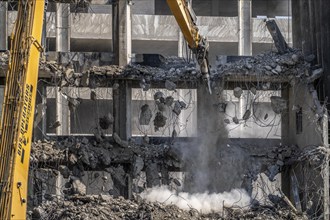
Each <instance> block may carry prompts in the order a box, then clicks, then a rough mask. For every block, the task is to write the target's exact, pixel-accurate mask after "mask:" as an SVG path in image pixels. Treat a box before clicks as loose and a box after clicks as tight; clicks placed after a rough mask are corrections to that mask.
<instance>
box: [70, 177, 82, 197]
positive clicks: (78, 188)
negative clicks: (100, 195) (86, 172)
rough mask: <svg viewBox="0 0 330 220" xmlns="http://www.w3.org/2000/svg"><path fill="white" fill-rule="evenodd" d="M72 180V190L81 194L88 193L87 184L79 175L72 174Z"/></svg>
mask: <svg viewBox="0 0 330 220" xmlns="http://www.w3.org/2000/svg"><path fill="white" fill-rule="evenodd" d="M70 182H71V183H72V192H73V194H77V195H80V196H84V195H86V185H85V184H83V183H82V182H81V180H80V179H79V178H78V177H75V176H71V177H70Z"/></svg>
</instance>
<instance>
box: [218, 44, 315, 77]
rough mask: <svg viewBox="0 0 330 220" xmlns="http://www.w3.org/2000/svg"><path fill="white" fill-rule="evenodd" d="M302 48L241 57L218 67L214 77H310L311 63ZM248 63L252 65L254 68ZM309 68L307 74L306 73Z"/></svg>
mask: <svg viewBox="0 0 330 220" xmlns="http://www.w3.org/2000/svg"><path fill="white" fill-rule="evenodd" d="M303 57H304V56H303V54H302V52H301V51H300V50H296V49H290V50H289V51H287V52H286V53H284V54H279V53H276V52H266V53H262V54H259V55H257V56H254V57H250V58H246V59H241V60H238V61H236V62H229V63H225V64H222V65H219V66H218V67H217V73H216V74H214V75H212V77H213V78H221V77H223V76H232V75H236V76H239V75H242V76H246V75H255V76H256V77H262V76H283V77H296V78H301V79H303V78H306V77H309V73H308V72H309V71H308V70H309V69H310V68H311V64H310V63H309V62H307V61H305V60H304V58H303ZM247 64H250V65H252V68H250V67H248V66H247ZM306 70H307V75H306V74H305V73H306Z"/></svg>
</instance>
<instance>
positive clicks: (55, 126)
mask: <svg viewBox="0 0 330 220" xmlns="http://www.w3.org/2000/svg"><path fill="white" fill-rule="evenodd" d="M59 126H61V123H60V122H59V121H55V122H54V123H51V124H50V125H49V128H50V129H55V128H58V127H59Z"/></svg>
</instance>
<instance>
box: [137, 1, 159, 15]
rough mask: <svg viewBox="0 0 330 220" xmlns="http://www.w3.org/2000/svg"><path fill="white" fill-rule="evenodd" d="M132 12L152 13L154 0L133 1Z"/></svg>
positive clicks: (153, 12) (153, 11)
mask: <svg viewBox="0 0 330 220" xmlns="http://www.w3.org/2000/svg"><path fill="white" fill-rule="evenodd" d="M132 13H133V14H143V15H154V14H155V0H137V1H133V7H132Z"/></svg>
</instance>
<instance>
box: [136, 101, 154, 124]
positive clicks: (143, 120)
mask: <svg viewBox="0 0 330 220" xmlns="http://www.w3.org/2000/svg"><path fill="white" fill-rule="evenodd" d="M151 118H152V111H151V109H150V107H149V105H148V104H145V105H143V106H142V107H141V112H140V117H139V124H140V125H149V123H150V120H151Z"/></svg>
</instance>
